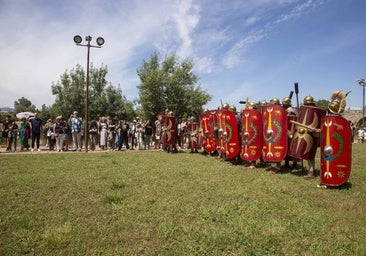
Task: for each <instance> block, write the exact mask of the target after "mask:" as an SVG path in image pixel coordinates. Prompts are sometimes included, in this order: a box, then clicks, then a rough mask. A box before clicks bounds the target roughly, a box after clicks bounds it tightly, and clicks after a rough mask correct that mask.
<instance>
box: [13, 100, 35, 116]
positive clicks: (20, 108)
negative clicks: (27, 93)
mask: <svg viewBox="0 0 366 256" xmlns="http://www.w3.org/2000/svg"><path fill="white" fill-rule="evenodd" d="M24 111H29V112H35V111H36V106H34V105H33V104H32V102H31V101H30V100H28V99H26V98H24V97H22V98H20V99H18V100H17V101H15V102H14V112H15V113H19V112H24Z"/></svg>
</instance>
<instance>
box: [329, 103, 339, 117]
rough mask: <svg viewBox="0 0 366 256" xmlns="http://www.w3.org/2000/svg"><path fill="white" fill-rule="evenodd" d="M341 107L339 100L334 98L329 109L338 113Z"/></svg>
mask: <svg viewBox="0 0 366 256" xmlns="http://www.w3.org/2000/svg"><path fill="white" fill-rule="evenodd" d="M339 108H340V104H339V101H336V100H333V101H331V102H329V104H328V110H329V111H330V112H331V113H333V114H338V111H339Z"/></svg>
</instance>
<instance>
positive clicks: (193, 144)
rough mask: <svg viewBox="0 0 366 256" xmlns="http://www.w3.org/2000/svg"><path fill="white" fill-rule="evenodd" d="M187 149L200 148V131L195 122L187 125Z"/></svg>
mask: <svg viewBox="0 0 366 256" xmlns="http://www.w3.org/2000/svg"><path fill="white" fill-rule="evenodd" d="M188 132H189V139H188V148H189V149H199V148H201V146H202V141H201V137H202V136H201V129H200V126H199V124H198V123H197V122H190V123H189V124H188Z"/></svg>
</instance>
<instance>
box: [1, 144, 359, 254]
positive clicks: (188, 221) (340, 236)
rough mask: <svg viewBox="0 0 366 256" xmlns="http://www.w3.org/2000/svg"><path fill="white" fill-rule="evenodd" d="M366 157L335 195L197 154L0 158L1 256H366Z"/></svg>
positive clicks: (297, 179) (295, 177)
mask: <svg viewBox="0 0 366 256" xmlns="http://www.w3.org/2000/svg"><path fill="white" fill-rule="evenodd" d="M365 150H366V145H365V144H354V145H353V168H352V173H351V177H350V180H349V183H347V184H346V185H345V186H343V187H341V188H336V189H318V188H317V187H316V185H317V184H318V183H319V177H318V178H316V179H313V180H304V179H303V178H302V177H301V176H300V174H293V173H290V172H288V173H282V174H276V175H271V174H269V172H268V171H267V170H266V169H264V168H258V169H255V170H252V169H247V168H246V167H245V166H244V165H234V164H231V163H229V162H222V161H219V160H217V159H215V158H214V157H207V156H204V155H202V154H189V153H178V154H167V153H164V152H160V151H159V152H157V151H139V152H103V153H89V154H85V153H59V154H56V153H55V154H30V153H29V154H17V155H15V154H0V161H1V164H0V255H24V254H26V255H366V214H365V213H366V172H365V160H364V159H365V158H364V154H365ZM316 167H317V168H319V161H317V165H316Z"/></svg>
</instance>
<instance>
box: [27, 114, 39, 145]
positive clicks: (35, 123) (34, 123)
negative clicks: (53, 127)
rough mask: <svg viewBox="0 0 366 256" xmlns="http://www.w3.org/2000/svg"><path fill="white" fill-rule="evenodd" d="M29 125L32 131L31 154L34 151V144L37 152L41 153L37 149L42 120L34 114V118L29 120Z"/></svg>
mask: <svg viewBox="0 0 366 256" xmlns="http://www.w3.org/2000/svg"><path fill="white" fill-rule="evenodd" d="M29 124H30V126H31V128H32V129H31V130H32V150H31V151H32V152H33V151H34V144H36V145H35V146H36V148H37V150H38V151H41V149H40V148H39V140H40V139H41V132H42V120H41V119H40V118H39V117H38V113H37V112H36V113H34V117H33V118H30V119H29Z"/></svg>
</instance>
